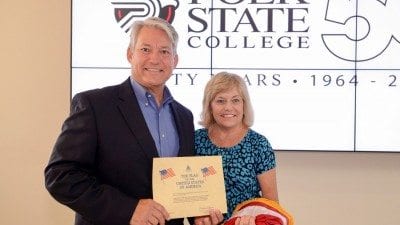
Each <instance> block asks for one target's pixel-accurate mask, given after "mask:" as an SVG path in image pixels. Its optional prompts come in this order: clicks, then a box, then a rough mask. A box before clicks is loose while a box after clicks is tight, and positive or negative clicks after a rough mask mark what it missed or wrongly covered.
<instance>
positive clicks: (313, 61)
mask: <svg viewBox="0 0 400 225" xmlns="http://www.w3.org/2000/svg"><path fill="white" fill-rule="evenodd" d="M165 6H169V7H172V9H173V12H174V13H175V14H174V17H173V21H172V24H173V25H174V27H175V28H176V29H177V30H178V32H179V35H180V41H179V45H178V54H179V63H178V66H177V68H176V70H175V71H174V74H173V76H172V77H171V79H170V80H169V81H168V87H169V88H170V89H171V91H172V93H173V96H174V98H175V99H177V100H178V101H180V102H181V103H183V104H184V105H186V106H187V107H188V108H190V109H191V110H192V111H193V114H194V116H195V121H194V122H195V124H196V126H197V122H198V120H199V113H200V109H201V100H202V95H203V88H204V85H205V83H206V82H207V81H208V79H209V77H210V74H215V73H217V72H219V71H222V70H226V71H230V72H234V73H237V74H239V75H241V76H243V77H244V78H245V79H246V81H247V83H248V87H249V90H250V95H251V98H252V102H253V106H254V109H255V124H254V126H253V129H255V130H256V131H258V132H260V133H262V134H264V135H265V136H266V137H267V138H268V139H269V140H270V142H271V143H272V146H273V148H274V149H276V150H311V151H398V152H400V138H398V136H399V134H400V117H399V115H400V60H399V58H400V43H399V40H400V26H398V24H396V23H397V20H398V15H399V13H400V2H398V1H395V0H392V1H389V0H388V1H383V0H381V1H379V0H363V1H355V0H350V1H349V0H335V1H332V0H331V1H329V0H307V1H305V0H297V1H294V0H293V1H290V0H286V1H284V0H280V1H273V0H213V1H212V0H191V1H189V0H185V1H183V0H167V1H165V0H129V1H127V0H116V1H107V0H77V1H72V63H71V68H72V74H71V76H72V78H71V80H72V84H71V87H72V90H71V96H73V95H75V94H76V93H77V92H80V91H83V90H87V89H93V88H99V87H103V86H107V85H112V84H118V83H121V82H122V81H123V80H125V79H127V77H128V76H129V72H130V70H129V64H128V62H127V60H126V48H127V46H128V43H129V35H128V33H126V29H127V27H129V24H130V23H132V22H133V21H134V20H137V19H143V18H144V17H148V16H160V17H162V15H161V14H160V12H161V11H162V8H163V7H165ZM128 12H129V13H128ZM356 81H357V84H356ZM198 127H199V126H197V128H198Z"/></svg>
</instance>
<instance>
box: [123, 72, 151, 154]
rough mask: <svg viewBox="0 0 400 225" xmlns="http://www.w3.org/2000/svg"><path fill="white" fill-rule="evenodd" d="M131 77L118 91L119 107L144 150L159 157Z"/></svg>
mask: <svg viewBox="0 0 400 225" xmlns="http://www.w3.org/2000/svg"><path fill="white" fill-rule="evenodd" d="M129 79H130V78H128V79H127V80H126V81H125V82H123V83H122V84H121V85H120V89H119V93H118V94H119V100H120V102H119V103H118V108H119V109H120V111H121V113H122V115H123V117H124V118H125V121H126V122H127V124H128V126H129V128H130V130H131V131H132V133H133V135H134V136H135V137H136V138H137V141H138V142H139V144H140V145H141V146H142V148H143V151H144V152H145V153H146V155H147V156H148V157H149V159H153V158H154V157H158V153H157V148H156V145H155V144H154V140H153V137H152V136H151V134H150V131H149V129H148V127H147V125H146V121H145V119H144V117H143V114H142V111H141V110H140V106H139V103H138V101H137V100H136V96H135V93H134V91H133V90H132V87H131V84H130V80H129Z"/></svg>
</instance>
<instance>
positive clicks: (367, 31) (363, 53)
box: [322, 0, 400, 62]
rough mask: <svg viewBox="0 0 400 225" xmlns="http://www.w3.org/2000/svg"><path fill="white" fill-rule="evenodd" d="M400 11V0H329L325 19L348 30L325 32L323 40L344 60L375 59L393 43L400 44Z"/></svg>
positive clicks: (329, 48)
mask: <svg viewBox="0 0 400 225" xmlns="http://www.w3.org/2000/svg"><path fill="white" fill-rule="evenodd" d="M349 9H350V10H349ZM399 14H400V1H398V0H362V1H361V0H328V2H327V7H326V14H325V20H326V21H327V22H330V23H336V24H337V25H340V26H342V28H343V29H344V30H346V32H344V33H343V32H342V33H330V34H322V40H323V42H324V44H325V47H326V48H327V49H328V50H329V51H330V52H331V53H332V54H333V55H335V56H336V57H338V58H340V59H343V60H346V61H353V62H354V61H357V62H362V61H368V60H371V59H373V58H376V57H378V56H379V55H381V54H382V53H383V52H384V51H385V50H386V49H387V48H388V47H389V45H390V44H391V43H392V42H393V43H395V42H397V43H400V41H399V40H400V39H399V38H400V24H399V20H398V18H399ZM343 29H342V30H343Z"/></svg>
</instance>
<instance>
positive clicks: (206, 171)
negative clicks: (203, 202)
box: [201, 166, 217, 177]
mask: <svg viewBox="0 0 400 225" xmlns="http://www.w3.org/2000/svg"><path fill="white" fill-rule="evenodd" d="M201 173H202V174H203V177H206V176H210V175H214V174H216V173H217V171H215V169H214V167H213V166H209V167H204V168H202V169H201Z"/></svg>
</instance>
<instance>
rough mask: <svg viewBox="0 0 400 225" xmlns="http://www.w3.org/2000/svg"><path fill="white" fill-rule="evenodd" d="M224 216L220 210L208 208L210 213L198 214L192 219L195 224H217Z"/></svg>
mask: <svg viewBox="0 0 400 225" xmlns="http://www.w3.org/2000/svg"><path fill="white" fill-rule="evenodd" d="M223 219H224V216H223V215H222V213H221V211H219V210H215V209H212V210H210V215H208V216H199V217H196V218H195V219H194V224H195V225H217V224H219V223H221V222H222V220H223Z"/></svg>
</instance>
